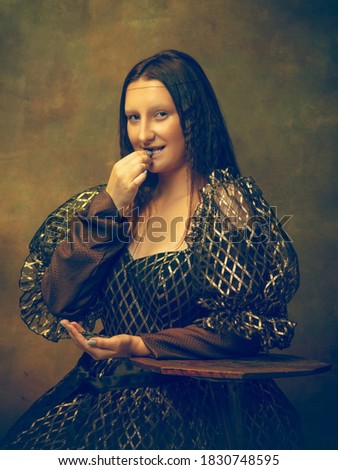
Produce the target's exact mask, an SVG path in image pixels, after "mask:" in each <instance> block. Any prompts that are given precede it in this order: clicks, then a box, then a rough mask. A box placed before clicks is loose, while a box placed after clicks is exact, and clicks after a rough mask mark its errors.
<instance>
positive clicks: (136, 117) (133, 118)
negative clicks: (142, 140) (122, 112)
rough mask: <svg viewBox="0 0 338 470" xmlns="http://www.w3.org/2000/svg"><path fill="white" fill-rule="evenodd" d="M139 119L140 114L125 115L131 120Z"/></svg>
mask: <svg viewBox="0 0 338 470" xmlns="http://www.w3.org/2000/svg"><path fill="white" fill-rule="evenodd" d="M139 119H140V116H139V115H138V114H129V115H127V120H128V121H131V122H135V121H138V120H139Z"/></svg>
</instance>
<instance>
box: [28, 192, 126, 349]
mask: <svg viewBox="0 0 338 470" xmlns="http://www.w3.org/2000/svg"><path fill="white" fill-rule="evenodd" d="M104 188H105V186H104V185H99V186H95V187H93V188H89V189H86V190H85V191H82V192H81V193H79V194H77V195H75V196H73V197H72V198H70V199H69V200H68V201H66V202H65V203H64V204H62V205H61V206H60V207H58V208H57V209H56V210H55V211H53V212H52V213H51V214H50V215H49V216H48V217H47V219H46V220H45V222H44V223H43V224H42V225H41V227H40V228H39V229H38V231H37V232H36V234H35V235H34V237H33V239H32V241H31V243H30V246H29V255H28V257H27V258H26V260H25V262H24V265H23V268H22V270H21V276H20V281H19V287H20V289H21V291H22V292H23V293H22V295H21V297H20V309H21V318H22V319H23V321H24V322H25V323H26V324H27V326H28V327H29V328H30V329H31V330H32V331H34V332H35V333H37V334H39V335H42V336H44V337H45V338H47V339H48V340H50V341H54V342H57V341H59V339H62V338H67V337H68V334H67V332H66V331H65V329H64V328H63V327H62V325H61V324H60V323H59V320H60V318H59V317H60V316H61V318H70V319H76V320H77V321H79V322H80V323H81V324H82V326H83V328H84V329H85V330H87V331H92V330H93V329H94V327H95V323H96V320H97V319H98V318H99V317H100V315H101V305H100V301H99V298H98V296H96V295H95V292H96V290H95V288H93V284H94V281H93V282H88V278H89V279H95V282H99V280H100V276H99V275H98V273H99V272H101V273H103V271H104V269H105V264H107V263H108V262H109V260H110V259H111V257H112V256H114V254H115V253H116V252H117V251H118V250H119V249H120V248H121V246H123V242H124V240H123V236H124V235H123V227H122V226H123V223H124V221H122V220H121V219H119V216H118V212H117V210H116V207H115V206H114V204H113V202H112V201H111V199H110V196H109V195H108V193H106V191H105V190H104ZM103 219H104V220H103ZM107 221H108V222H107ZM109 221H110V223H109ZM107 227H108V231H107ZM109 228H110V230H109ZM62 242H64V243H62ZM53 255H54V256H53ZM82 260H84V261H85V262H82ZM68 266H69V269H68ZM68 271H69V272H68ZM102 275H103V274H102ZM86 279H87V282H85V280H86ZM85 284H86V286H85ZM84 287H85V288H84ZM80 292H81V294H80Z"/></svg>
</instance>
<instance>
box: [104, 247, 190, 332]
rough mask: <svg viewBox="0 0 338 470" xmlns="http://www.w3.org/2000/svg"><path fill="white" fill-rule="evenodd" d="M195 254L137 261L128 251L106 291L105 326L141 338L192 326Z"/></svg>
mask: <svg viewBox="0 0 338 470" xmlns="http://www.w3.org/2000/svg"><path fill="white" fill-rule="evenodd" d="M192 259H193V256H192V252H191V250H190V249H189V248H187V249H185V250H180V251H169V252H162V253H156V254H154V255H150V256H146V257H142V258H137V259H133V258H132V256H131V254H130V253H129V251H128V249H124V250H123V251H122V252H121V254H120V256H119V258H118V260H116V261H115V263H114V265H113V266H112V268H111V270H110V272H109V274H108V277H107V281H106V282H105V284H104V286H103V288H102V300H103V304H104V308H103V313H102V322H103V325H104V328H105V331H106V333H107V334H109V335H113V334H122V333H127V334H132V335H135V334H140V333H141V332H142V333H152V332H157V331H160V330H162V329H165V328H176V327H182V326H185V325H187V324H189V323H192V322H193V321H194V319H195V318H196V314H197V311H198V309H197V308H194V299H195V296H194V292H193V280H192V275H191V271H192V267H193V266H192V265H193V263H192Z"/></svg>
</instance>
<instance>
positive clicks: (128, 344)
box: [61, 320, 151, 360]
mask: <svg viewBox="0 0 338 470" xmlns="http://www.w3.org/2000/svg"><path fill="white" fill-rule="evenodd" d="M61 324H62V325H63V326H64V327H65V328H66V330H67V331H68V333H69V336H70V337H71V338H72V340H73V341H74V343H75V344H76V346H77V347H78V348H80V349H81V350H82V351H85V352H86V353H88V354H89V355H90V356H92V358H93V359H96V360H100V359H108V358H110V357H129V356H149V355H150V354H151V352H150V350H149V349H148V348H147V346H146V345H145V344H144V342H143V340H142V338H140V336H132V335H116V336H112V337H111V338H95V337H93V338H91V339H90V340H88V339H86V338H85V337H84V336H83V334H82V333H83V332H84V329H83V328H82V326H81V325H79V323H77V322H75V321H73V322H70V321H68V320H62V321H61Z"/></svg>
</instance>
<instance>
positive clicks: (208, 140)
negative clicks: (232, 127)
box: [4, 50, 299, 449]
mask: <svg viewBox="0 0 338 470" xmlns="http://www.w3.org/2000/svg"><path fill="white" fill-rule="evenodd" d="M120 148H121V160H120V161H118V162H117V163H116V164H115V165H114V167H113V169H112V173H111V176H110V179H109V181H108V184H107V185H106V186H103V185H102V186H97V187H95V188H91V189H89V190H86V191H84V192H83V193H81V194H79V195H77V196H74V197H73V198H71V199H70V200H69V201H67V202H66V203H65V204H63V205H62V206H61V207H60V208H58V209H57V210H56V211H55V212H54V213H53V214H51V216H50V217H49V218H48V219H47V221H46V222H45V223H44V224H43V225H42V227H41V228H40V229H39V231H38V232H37V234H36V235H35V237H34V238H33V240H32V243H31V246H30V250H31V254H30V256H29V257H28V259H27V260H26V263H25V266H24V269H23V273H22V278H21V288H22V290H23V291H24V294H23V296H22V297H21V308H22V317H23V319H24V321H26V323H27V324H28V326H29V327H30V328H31V329H32V330H33V331H35V332H37V333H39V334H42V335H43V336H45V337H46V338H47V339H49V340H52V341H58V340H59V339H60V338H62V337H68V335H69V336H70V337H71V338H72V339H73V341H74V342H75V343H76V345H77V346H78V347H79V348H80V349H81V350H83V351H84V354H83V355H82V356H81V358H80V360H79V362H78V364H77V365H76V367H75V368H74V369H73V370H72V371H71V372H70V373H69V374H68V375H67V376H66V377H65V378H64V379H63V380H62V381H61V382H60V383H59V384H57V385H56V386H55V387H54V388H52V389H51V390H50V391H48V392H47V393H46V394H45V395H44V396H42V397H41V398H40V399H39V400H38V401H37V402H36V403H35V404H34V405H33V406H32V407H31V408H30V409H29V410H28V411H27V412H26V414H25V415H24V416H23V417H22V418H21V419H20V420H19V421H18V422H17V423H16V424H15V425H14V427H13V428H12V430H11V431H10V432H9V434H8V436H7V439H6V440H5V443H4V448H17V449H217V448H218V449H224V448H227V446H228V440H227V432H228V429H227V427H226V425H225V424H224V422H223V424H220V423H219V421H218V420H217V418H218V415H219V414H220V413H222V412H223V411H224V410H222V409H223V408H224V406H225V400H224V397H225V395H226V385H225V384H223V385H219V384H217V385H216V384H213V383H210V382H203V381H196V380H189V379H185V380H183V381H182V379H179V378H175V377H174V378H170V379H169V378H164V377H162V376H159V375H157V374H153V373H149V372H147V371H145V370H142V369H140V368H139V367H136V366H135V365H133V364H132V362H131V361H130V360H129V359H128V357H130V356H148V355H150V356H152V357H155V358H186V359H196V358H224V357H241V356H251V355H255V354H257V353H258V352H259V351H260V350H265V351H266V350H268V349H270V348H274V347H279V348H286V347H288V346H289V344H290V341H291V338H292V336H293V332H294V327H295V323H294V322H292V321H289V320H288V318H287V310H286V305H287V303H288V302H289V301H290V299H291V298H292V297H293V295H294V293H295V291H296V290H297V288H298V283H299V278H298V264H297V257H296V254H295V252H294V250H293V247H292V245H291V243H290V241H289V239H288V237H287V235H286V234H285V233H284V232H283V230H282V228H281V227H280V226H279V223H278V221H277V220H276V219H275V217H274V215H273V213H272V211H271V209H270V207H269V206H268V204H267V203H266V202H265V200H264V199H263V197H262V194H261V191H260V190H259V189H258V188H257V186H256V185H255V183H254V181H253V180H252V179H251V178H245V177H241V176H240V175H239V170H238V168H237V165H236V161H235V157H234V153H233V150H232V145H231V141H230V138H229V135H228V132H227V129H226V126H225V123H224V120H223V117H222V114H221V111H220V109H219V106H218V103H217V99H216V97H215V94H214V91H213V89H212V87H211V85H210V83H209V81H208V79H207V77H206V76H205V74H204V72H203V70H202V69H201V67H200V66H199V65H198V64H197V63H196V61H195V60H194V59H192V58H191V57H190V56H188V55H186V54H184V53H182V52H178V51H173V50H168V51H164V52H161V53H159V54H157V55H155V56H153V57H150V58H148V59H145V60H143V61H142V62H140V63H139V64H137V65H136V66H135V67H134V68H133V69H132V70H131V71H130V73H129V74H128V76H127V77H126V80H125V83H124V85H123V89H122V96H121V103H120ZM97 318H100V319H101V321H102V323H103V326H104V329H103V331H102V334H101V335H94V334H92V333H90V331H93V328H94V325H95V321H96V319H97ZM244 398H245V399H244V403H245V409H244V410H243V411H244V416H245V429H246V431H245V433H246V435H245V441H246V443H247V444H246V445H247V448H253V449H268V448H297V447H298V446H299V434H298V421H297V417H296V415H295V413H294V410H293V409H292V407H291V405H290V404H289V403H288V401H287V399H286V398H285V396H284V395H283V394H282V392H281V391H280V390H279V389H278V387H277V386H276V385H275V384H274V382H272V381H256V382H254V383H253V382H249V383H248V384H247V385H246V389H245V396H244Z"/></svg>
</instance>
